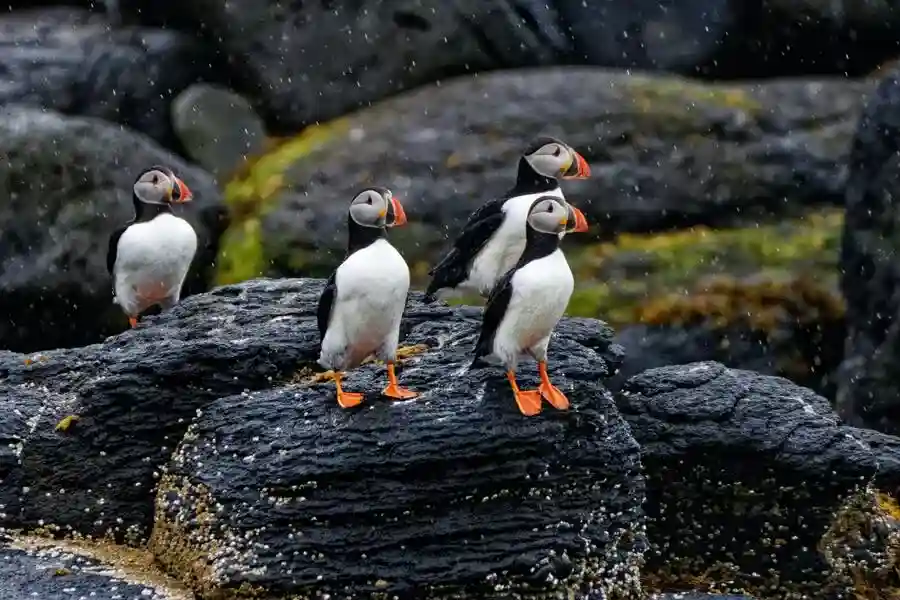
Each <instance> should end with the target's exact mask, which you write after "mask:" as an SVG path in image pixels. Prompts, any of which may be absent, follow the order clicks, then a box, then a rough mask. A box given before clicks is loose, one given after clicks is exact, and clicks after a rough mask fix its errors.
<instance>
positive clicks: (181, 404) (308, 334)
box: [0, 282, 318, 540]
mask: <svg viewBox="0 0 900 600" xmlns="http://www.w3.org/2000/svg"><path fill="white" fill-rule="evenodd" d="M317 291H318V286H315V285H310V284H304V283H302V282H300V283H298V282H284V283H274V282H271V283H266V282H262V283H256V284H248V287H246V288H237V287H235V288H226V289H220V290H217V291H215V292H213V293H211V294H198V295H195V296H191V297H189V298H187V299H185V300H184V301H183V302H182V303H181V304H180V305H178V306H176V307H175V308H174V309H173V310H172V311H171V312H167V313H163V314H161V315H157V316H155V317H149V318H148V321H150V322H153V323H155V324H156V326H154V327H146V326H144V325H139V326H138V328H136V329H133V330H129V331H126V332H125V333H123V334H122V335H120V336H118V337H115V338H111V339H109V340H107V341H106V342H104V343H103V344H98V345H94V346H88V347H85V348H78V349H71V350H54V351H50V352H46V353H43V354H40V355H32V356H30V357H26V356H24V355H17V354H12V353H6V354H4V355H3V356H2V357H0V359H2V362H0V398H6V399H7V400H6V402H8V403H11V404H12V405H13V406H15V407H21V411H22V413H23V414H22V416H18V415H15V414H14V413H13V416H12V417H10V416H5V418H4V422H5V424H4V426H3V427H4V429H3V431H4V435H5V436H6V435H10V436H11V437H12V439H13V440H14V441H16V440H20V439H23V438H24V444H23V447H22V449H21V450H19V451H18V456H19V458H20V460H18V461H16V463H14V465H13V466H14V468H13V469H12V472H11V473H10V474H9V475H8V476H7V477H12V478H13V479H12V480H13V481H15V482H17V486H16V488H15V490H12V489H9V488H8V487H7V486H4V487H3V488H0V494H2V495H0V498H2V499H3V500H4V502H5V503H6V504H7V510H6V518H5V521H3V522H0V526H5V527H21V526H24V527H30V528H33V527H38V526H40V525H42V524H43V525H45V526H47V527H48V528H50V529H51V530H52V529H57V528H58V529H59V530H61V531H62V532H67V531H70V530H71V531H77V532H80V533H82V534H91V535H95V536H100V535H104V534H106V533H110V534H112V535H113V536H114V537H116V538H118V539H124V538H126V537H127V538H128V539H129V540H138V539H141V538H142V537H145V536H146V535H147V534H149V531H150V526H151V523H152V519H153V517H152V515H153V495H154V486H155V485H156V480H157V477H158V475H159V472H160V469H161V467H162V465H164V464H165V463H166V462H167V461H168V459H169V457H170V456H171V454H172V452H173V451H174V450H175V447H176V446H177V445H178V443H179V442H180V441H181V438H182V436H183V434H184V431H185V430H186V429H187V427H188V425H189V423H190V420H191V419H192V418H193V417H194V416H196V412H197V410H199V409H202V408H203V407H204V406H205V405H206V404H207V403H209V402H211V401H212V400H214V399H216V398H219V397H222V396H230V395H232V394H237V393H240V392H242V391H243V390H245V389H258V388H263V387H267V386H269V385H271V382H272V380H273V378H277V377H280V376H286V375H289V374H290V373H292V372H293V371H294V370H295V369H297V368H299V367H302V366H303V365H304V364H306V363H305V362H304V361H308V360H311V359H310V358H309V357H310V356H311V353H312V348H313V347H314V345H315V341H316V339H317V336H318V333H317V332H315V328H314V326H312V327H305V328H298V327H297V326H296V323H295V319H296V318H299V317H305V318H307V320H309V319H311V318H312V315H313V314H314V312H315V299H316V292H317ZM4 415H9V413H6V412H4ZM69 415H77V416H78V417H79V419H78V420H77V421H76V422H74V423H73V424H72V425H71V426H70V428H69V429H68V430H67V431H64V432H63V431H56V430H55V427H56V425H57V423H59V422H60V420H61V419H62V418H64V417H66V416H69ZM23 418H24V420H23ZM7 430H9V431H11V432H12V433H11V434H7V433H6V431H7ZM9 463H10V461H9V459H5V460H4V464H9ZM10 496H12V499H10ZM10 505H11V506H12V508H9V507H10ZM17 507H18V508H17Z"/></svg>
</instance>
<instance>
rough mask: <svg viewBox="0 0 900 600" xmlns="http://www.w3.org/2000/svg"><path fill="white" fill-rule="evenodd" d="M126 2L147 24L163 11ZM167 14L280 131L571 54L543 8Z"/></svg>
mask: <svg viewBox="0 0 900 600" xmlns="http://www.w3.org/2000/svg"><path fill="white" fill-rule="evenodd" d="M123 4H124V5H125V7H126V8H128V7H130V10H131V11H132V12H135V11H140V17H141V18H142V19H143V18H145V17H146V18H150V19H154V18H155V15H158V13H159V12H160V8H159V3H155V2H153V3H151V2H147V1H146V0H137V1H135V0H126V1H125V2H123ZM163 11H164V12H168V13H169V14H171V18H172V20H173V21H175V22H180V23H181V24H182V26H184V27H186V28H187V27H190V28H193V29H197V28H201V27H202V30H203V31H205V32H207V34H208V38H209V39H211V40H213V41H214V43H215V44H217V45H218V46H219V50H220V51H221V52H222V53H223V54H225V55H226V56H227V57H228V59H229V61H230V63H231V64H232V66H233V67H234V69H235V75H236V77H239V78H242V79H243V82H242V83H243V86H242V87H241V88H240V89H239V91H240V92H241V93H243V94H246V95H248V96H250V97H252V98H253V99H254V100H255V104H256V107H257V108H258V109H259V110H260V111H261V112H262V113H263V114H264V115H265V117H266V119H267V121H268V122H269V125H270V127H271V128H272V130H273V131H275V132H279V133H293V132H294V131H296V130H297V129H298V128H300V127H302V126H304V125H308V124H310V123H314V122H316V121H321V120H323V119H330V118H333V117H337V116H339V115H342V114H344V113H346V112H347V111H349V110H351V109H353V108H356V107H358V106H363V105H366V104H369V103H371V102H374V101H377V100H380V99H382V98H384V97H386V96H389V95H391V94H394V93H397V92H399V91H401V90H405V89H410V88H412V87H415V86H417V85H420V84H423V83H428V82H432V81H435V80H436V79H443V78H446V77H450V76H452V75H458V74H464V73H471V72H475V71H485V70H489V69H497V68H504V67H519V66H528V65H539V64H554V63H556V62H557V61H558V60H559V58H560V56H561V55H562V54H563V53H565V52H567V51H569V48H570V41H569V38H568V36H567V35H566V33H565V29H564V28H563V27H562V26H561V24H559V23H558V21H557V15H556V10H555V9H553V8H551V7H550V6H549V5H548V4H547V3H544V2H527V3H509V2H506V1H501V2H480V1H471V0H468V1H464V2H446V1H444V0H417V1H414V2H413V1H406V0H404V1H401V2H354V3H331V2H322V3H300V4H298V3H284V2H279V1H277V0H229V1H228V2H224V1H223V0H191V1H190V2H183V3H181V4H179V6H178V9H177V10H170V11H165V10H164V9H163ZM172 13H180V14H172Z"/></svg>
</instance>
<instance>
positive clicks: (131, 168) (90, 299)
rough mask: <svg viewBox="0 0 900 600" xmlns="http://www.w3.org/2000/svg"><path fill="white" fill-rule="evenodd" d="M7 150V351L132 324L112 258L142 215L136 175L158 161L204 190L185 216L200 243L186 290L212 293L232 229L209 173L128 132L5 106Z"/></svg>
mask: <svg viewBox="0 0 900 600" xmlns="http://www.w3.org/2000/svg"><path fill="white" fill-rule="evenodd" d="M0 152H2V154H3V156H4V160H3V161H2V162H0V198H3V199H4V201H3V203H2V204H0V348H6V349H13V350H20V351H32V350H38V349H45V348H54V347H61V346H75V345H81V344H86V343H92V342H96V341H100V340H102V339H103V337H104V336H106V335H109V334H112V333H115V332H117V331H122V330H123V329H124V328H126V327H128V321H127V319H126V318H125V316H124V315H123V314H122V313H121V310H120V309H119V307H118V306H116V305H113V304H112V297H113V293H112V283H111V279H110V277H109V274H108V273H107V270H106V252H107V247H108V240H109V235H110V233H111V232H112V231H113V230H114V229H116V228H117V227H119V226H120V225H121V224H123V223H125V222H127V221H128V220H129V219H130V218H131V216H132V213H133V207H132V185H133V183H134V179H135V178H136V177H137V175H138V173H140V171H141V170H143V169H145V168H146V167H149V166H151V165H154V164H167V165H169V166H170V167H171V168H173V169H174V170H175V171H176V172H178V173H179V174H180V175H181V176H182V177H183V178H184V180H185V182H187V184H188V186H189V187H190V188H191V190H192V191H193V192H194V202H193V203H191V204H190V205H187V206H186V207H185V208H184V209H182V210H181V211H179V213H180V214H183V215H184V216H185V217H186V218H187V219H188V220H189V221H191V223H192V224H193V225H194V229H195V230H196V231H197V235H198V237H199V244H198V249H197V256H196V257H195V259H194V265H193V267H192V270H191V273H190V274H189V275H188V280H187V282H186V284H185V293H192V292H197V291H199V290H203V289H205V288H206V286H207V282H208V281H209V278H210V270H211V265H212V263H213V260H214V257H215V255H216V252H217V249H218V248H217V243H218V237H219V234H220V231H221V228H222V227H223V225H224V223H223V222H222V221H221V219H222V216H223V213H222V207H221V196H220V194H219V192H218V190H217V189H216V187H215V184H214V182H213V180H212V177H210V175H209V174H208V173H205V172H204V171H202V170H200V169H198V168H196V167H191V166H189V165H187V164H186V163H185V162H183V161H182V160H180V159H179V158H177V157H176V156H174V155H172V154H170V153H168V152H166V151H165V150H163V149H162V148H160V147H159V146H157V145H156V144H154V143H153V142H152V141H151V140H149V139H148V138H145V137H144V136H141V135H138V134H135V133H130V132H129V131H127V130H124V129H122V128H121V127H118V126H115V125H111V124H109V123H104V122H102V121H100V120H96V119H87V118H74V117H71V118H70V117H64V116H62V115H60V114H58V113H54V112H47V111H42V110H38V109H32V108H22V107H12V106H7V107H4V108H0Z"/></svg>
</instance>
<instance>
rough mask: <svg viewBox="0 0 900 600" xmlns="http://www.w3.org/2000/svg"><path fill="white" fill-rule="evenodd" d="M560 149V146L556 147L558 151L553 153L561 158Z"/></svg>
mask: <svg viewBox="0 0 900 600" xmlns="http://www.w3.org/2000/svg"><path fill="white" fill-rule="evenodd" d="M559 153H560V149H559V146H557V147H556V150H554V151H553V156H559Z"/></svg>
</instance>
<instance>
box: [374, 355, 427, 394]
mask: <svg viewBox="0 0 900 600" xmlns="http://www.w3.org/2000/svg"><path fill="white" fill-rule="evenodd" d="M387 374H388V384H387V387H386V388H384V390H382V392H381V393H382V394H384V395H385V396H387V397H388V398H394V399H395V400H409V399H410V398H415V397H416V396H418V394H417V393H415V392H413V391H412V390H407V389H405V388H402V387H400V386H399V385H398V384H397V375H396V374H395V373H394V361H392V360H389V361H387Z"/></svg>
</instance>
